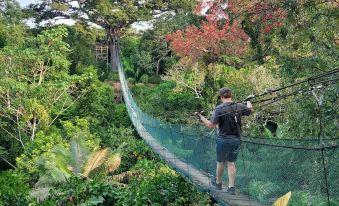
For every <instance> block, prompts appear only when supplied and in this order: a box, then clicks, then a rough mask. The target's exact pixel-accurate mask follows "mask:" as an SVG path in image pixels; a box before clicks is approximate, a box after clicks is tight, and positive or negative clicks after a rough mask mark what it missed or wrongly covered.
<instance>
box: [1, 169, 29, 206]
mask: <svg viewBox="0 0 339 206" xmlns="http://www.w3.org/2000/svg"><path fill="white" fill-rule="evenodd" d="M26 181H27V177H25V176H23V175H22V174H20V173H17V172H14V171H12V170H8V171H5V172H1V173H0V185H1V187H0V205H1V206H22V205H28V203H29V201H30V199H29V195H28V192H29V186H28V184H27V183H26Z"/></svg>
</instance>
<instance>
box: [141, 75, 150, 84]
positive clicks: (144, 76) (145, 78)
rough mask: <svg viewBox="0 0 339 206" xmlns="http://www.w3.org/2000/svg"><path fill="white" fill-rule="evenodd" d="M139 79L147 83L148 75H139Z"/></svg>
mask: <svg viewBox="0 0 339 206" xmlns="http://www.w3.org/2000/svg"><path fill="white" fill-rule="evenodd" d="M139 81H140V82H142V83H145V84H147V83H148V81H149V76H148V75H147V74H143V75H142V76H141V77H140V80H139Z"/></svg>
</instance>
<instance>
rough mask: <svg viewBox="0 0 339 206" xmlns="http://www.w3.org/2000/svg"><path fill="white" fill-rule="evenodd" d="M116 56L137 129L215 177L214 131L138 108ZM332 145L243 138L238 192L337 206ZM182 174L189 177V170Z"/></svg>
mask: <svg viewBox="0 0 339 206" xmlns="http://www.w3.org/2000/svg"><path fill="white" fill-rule="evenodd" d="M116 59H117V66H118V71H119V76H120V82H121V86H122V91H123V95H124V100H125V103H126V106H127V110H128V113H129V115H130V118H131V120H132V122H133V125H134V126H135V128H136V130H137V131H140V130H141V129H145V130H146V131H147V132H148V133H149V134H150V135H151V136H152V137H153V138H154V139H155V140H156V141H157V142H158V143H160V144H161V145H162V146H163V147H164V148H166V149H167V150H168V151H170V152H171V153H173V154H174V155H175V156H176V157H178V158H179V159H181V160H183V161H184V162H187V163H188V164H189V165H192V166H194V167H195V168H197V169H199V170H201V171H203V172H204V173H206V174H211V175H214V174H215V167H216V153H215V140H216V131H215V130H210V129H207V128H205V127H201V126H188V125H180V124H172V123H168V122H162V121H160V120H158V119H156V118H154V117H152V116H150V115H147V114H146V113H144V112H142V111H141V110H140V108H139V107H138V105H137V104H136V103H135V101H134V99H133V95H132V93H131V91H130V90H129V88H128V82H127V81H126V78H125V74H124V71H123V68H122V64H121V61H120V58H119V56H117V57H116ZM141 136H142V135H141ZM336 145H338V140H326V141H325V140H324V141H323V142H322V144H321V145H320V144H319V141H316V140H314V141H300V140H277V139H260V138H243V141H242V146H241V150H240V152H239V155H238V160H237V162H236V166H237V180H236V187H237V190H238V191H239V190H240V191H242V192H244V193H246V194H248V195H249V196H250V197H253V198H255V199H257V200H259V201H261V202H262V203H264V204H265V203H266V204H270V203H272V202H273V201H274V200H275V199H276V198H278V197H280V196H281V195H283V194H285V193H287V192H288V191H292V198H291V201H290V205H296V206H297V205H298V206H300V205H315V206H321V205H328V204H329V202H330V204H331V205H339V186H338V185H339V153H338V149H337V147H336ZM184 175H185V176H187V177H190V176H191V174H189V173H187V174H184ZM225 182H226V183H227V170H226V169H225V175H224V183H225ZM328 200H329V201H328Z"/></svg>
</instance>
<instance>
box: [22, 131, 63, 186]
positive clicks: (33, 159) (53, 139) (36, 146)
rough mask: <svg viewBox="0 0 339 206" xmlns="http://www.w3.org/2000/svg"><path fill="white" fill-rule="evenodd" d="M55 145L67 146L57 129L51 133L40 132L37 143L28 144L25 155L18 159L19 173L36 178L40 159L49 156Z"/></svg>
mask: <svg viewBox="0 0 339 206" xmlns="http://www.w3.org/2000/svg"><path fill="white" fill-rule="evenodd" d="M55 145H66V141H65V140H64V139H63V138H62V135H61V132H60V130H58V129H55V130H54V131H50V132H49V133H44V132H38V133H37V135H36V139H35V141H33V142H30V143H29V144H27V145H26V147H25V150H24V152H23V154H21V155H20V156H19V157H18V158H17V159H16V162H17V167H18V169H19V171H22V172H23V173H27V174H29V175H34V176H35V175H36V174H37V173H38V172H39V171H40V170H39V169H38V167H37V161H38V158H39V157H40V156H41V155H46V154H49V153H50V152H51V151H52V148H53V147H54V146H55ZM34 176H33V177H34ZM35 178H36V177H35ZM32 180H33V181H34V179H32Z"/></svg>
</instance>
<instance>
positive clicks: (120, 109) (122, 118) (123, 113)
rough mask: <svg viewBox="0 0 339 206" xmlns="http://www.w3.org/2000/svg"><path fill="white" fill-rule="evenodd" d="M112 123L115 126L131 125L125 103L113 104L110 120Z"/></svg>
mask: <svg viewBox="0 0 339 206" xmlns="http://www.w3.org/2000/svg"><path fill="white" fill-rule="evenodd" d="M112 123H113V124H114V125H115V126H117V127H125V128H127V127H130V126H132V122H131V120H130V118H129V116H128V113H127V109H126V105H125V104H115V105H114V119H113V120H112Z"/></svg>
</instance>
